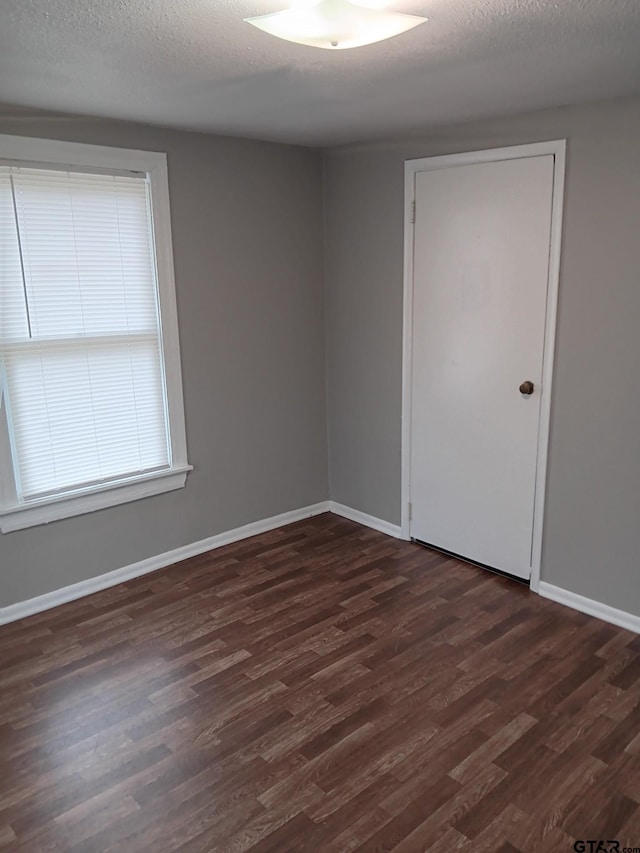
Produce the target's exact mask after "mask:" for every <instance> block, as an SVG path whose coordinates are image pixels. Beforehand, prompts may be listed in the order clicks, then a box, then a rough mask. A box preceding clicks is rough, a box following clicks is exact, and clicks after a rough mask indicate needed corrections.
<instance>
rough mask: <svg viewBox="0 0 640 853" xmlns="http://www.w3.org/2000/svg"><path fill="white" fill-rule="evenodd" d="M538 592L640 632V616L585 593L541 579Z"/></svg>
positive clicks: (614, 623) (559, 602) (629, 629)
mask: <svg viewBox="0 0 640 853" xmlns="http://www.w3.org/2000/svg"><path fill="white" fill-rule="evenodd" d="M538 594H539V595H541V596H542V597H543V598H549V599H551V601H557V602H558V604H566V606H567V607H573V609H574V610H580V611H581V612H582V613H588V614H589V616H596V617H597V618H598V619H602V620H604V621H605V622H611V624H612V625H618V626H619V627H620V628H626V629H627V630H628V631H633V632H634V633H636V634H640V616H634V615H633V613H627V612H626V611H625V610H618V609H617V608H616V607H611V606H610V605H608V604H603V603H602V602H600V601H595V600H594V599H593V598H585V597H584V595H578V593H577V592H569V590H568V589H562V587H560V586H554V585H553V584H551V583H546V582H545V581H540V585H539V587H538Z"/></svg>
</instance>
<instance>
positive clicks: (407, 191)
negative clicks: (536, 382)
mask: <svg viewBox="0 0 640 853" xmlns="http://www.w3.org/2000/svg"><path fill="white" fill-rule="evenodd" d="M546 154H551V155H553V158H554V167H553V197H552V206H551V240H550V246H549V272H548V279H547V307H546V318H545V334H544V347H543V361H542V395H541V399H540V422H539V425H538V459H537V465H536V482H535V498H534V508H533V538H532V552H531V553H532V560H531V578H530V587H531V589H532V590H534V591H535V592H538V587H539V584H540V564H541V560H542V537H543V528H544V509H545V494H546V482H547V464H548V452H549V425H550V421H551V390H552V383H553V365H554V351H555V341H556V320H557V314H558V285H559V281H560V251H561V245H562V211H563V204H564V181H565V155H566V140H565V139H556V140H552V141H549V142H536V143H533V144H531V145H515V146H511V147H509V148H490V149H487V150H484V151H470V152H467V153H464V154H447V155H444V156H441V157H424V158H421V159H418V160H406V161H405V164H404V294H403V330H402V449H401V465H402V472H401V499H402V509H401V537H402V538H403V539H409V538H410V531H411V522H410V507H409V501H410V498H411V380H412V364H411V362H412V357H413V244H414V223H413V218H414V215H413V214H414V204H415V185H416V174H417V173H418V172H425V171H429V170H432V169H446V168H449V167H451V166H467V165H472V164H477V163H493V162H498V161H500V160H517V159H521V158H523V157H540V156H544V155H546Z"/></svg>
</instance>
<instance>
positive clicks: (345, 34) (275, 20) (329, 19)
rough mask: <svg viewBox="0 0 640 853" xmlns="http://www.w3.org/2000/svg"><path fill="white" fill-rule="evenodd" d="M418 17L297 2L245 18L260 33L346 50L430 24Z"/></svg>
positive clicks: (342, 2)
mask: <svg viewBox="0 0 640 853" xmlns="http://www.w3.org/2000/svg"><path fill="white" fill-rule="evenodd" d="M426 20H427V19H426V18H420V17H418V16H417V15H403V14H401V13H400V12H389V11H386V10H384V9H372V8H369V7H366V6H360V5H358V4H357V3H351V2H350V0H297V2H294V3H293V4H292V6H291V8H289V9H284V10H283V11H282V12H274V13H273V14H271V15H260V16H259V17H257V18H245V21H246V22H247V23H249V24H253V26H254V27H257V28H258V29H259V30H264V32H265V33H269V34H270V35H272V36H277V37H278V38H281V39H286V40H287V41H293V42H297V43H298V44H306V45H309V46H310V47H323V48H326V49H327V50H345V49H346V48H349V47H361V46H362V45H364V44H373V42H376V41H382V40H383V39H388V38H391V37H392V36H397V35H399V34H400V33H404V32H406V31H407V30H411V29H413V27H417V26H418V24H422V23H424V22H425V21H426Z"/></svg>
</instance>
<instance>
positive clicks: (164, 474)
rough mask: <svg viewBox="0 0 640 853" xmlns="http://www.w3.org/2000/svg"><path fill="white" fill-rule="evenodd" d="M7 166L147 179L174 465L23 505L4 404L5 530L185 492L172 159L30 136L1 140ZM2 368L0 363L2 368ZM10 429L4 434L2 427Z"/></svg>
mask: <svg viewBox="0 0 640 853" xmlns="http://www.w3.org/2000/svg"><path fill="white" fill-rule="evenodd" d="M5 160H8V161H12V163H13V164H14V165H15V163H16V161H20V162H22V163H24V165H25V166H28V165H33V164H34V163H37V164H38V166H39V167H40V168H49V167H50V168H51V169H60V168H64V167H67V168H71V169H73V168H76V169H77V168H81V169H86V170H87V171H90V170H91V169H96V170H99V171H102V172H104V171H118V172H123V171H124V172H127V171H129V172H137V173H141V172H143V173H145V174H146V175H147V179H148V181H149V195H150V209H151V219H152V222H151V226H152V235H153V243H154V251H155V259H156V277H157V288H158V308H159V315H160V349H161V354H162V361H163V366H164V377H165V383H166V401H167V415H168V420H169V436H170V447H171V466H170V467H169V468H167V469H163V470H162V471H153V472H150V473H146V474H139V475H135V476H132V477H127V478H123V479H121V480H114V481H111V482H109V483H104V484H98V485H94V486H91V487H87V488H80V489H77V490H69V491H68V492H65V493H64V494H58V495H55V496H49V497H44V498H36V499H33V500H28V501H20V500H19V499H18V496H17V492H16V488H15V471H14V468H13V462H12V459H11V451H10V448H9V447H8V430H10V429H11V424H9V423H8V422H7V417H6V410H4V405H2V406H0V473H2V472H4V471H5V469H6V470H7V471H8V473H9V475H10V479H11V480H12V482H11V483H9V484H8V487H7V485H6V483H0V500H2V503H1V504H0V532H1V533H9V532H11V531H14V530H21V529H24V528H27V527H33V526H35V525H38V524H46V523H47V522H49V521H55V520H58V519H62V518H69V517H71V516H75V515H82V514H84V513H88V512H93V511H94V510H98V509H105V508H107V507H112V506H118V505H119V504H123V503H128V502H129V501H135V500H139V499H141V498H145V497H149V496H151V495H158V494H162V493H163V492H169V491H173V490H174V489H180V488H182V487H183V486H184V485H185V482H186V478H187V473H188V472H189V471H191V470H192V466H191V465H189V464H188V462H187V443H186V430H185V418H184V402H183V390H182V369H181V364H180V346H179V337H178V314H177V307H176V292H175V277H174V267H173V244H172V238H171V213H170V206H169V179H168V171H167V156H166V154H164V153H162V152H158V151H140V150H135V149H129V148H112V147H107V146H103V145H91V144H87V143H79V142H63V141H59V140H53V139H38V138H33V137H28V136H11V135H6V134H0V163H2V162H3V161H5ZM0 368H1V365H0ZM5 427H6V428H5Z"/></svg>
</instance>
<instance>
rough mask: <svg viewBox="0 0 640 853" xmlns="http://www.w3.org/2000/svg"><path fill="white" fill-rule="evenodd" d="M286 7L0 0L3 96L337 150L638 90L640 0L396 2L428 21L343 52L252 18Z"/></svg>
mask: <svg viewBox="0 0 640 853" xmlns="http://www.w3.org/2000/svg"><path fill="white" fill-rule="evenodd" d="M370 2H371V5H374V2H375V4H376V5H378V6H381V5H383V3H384V0H382V2H380V0H370ZM286 5H287V0H0V101H4V102H5V103H7V104H15V105H22V106H27V107H36V108H41V109H49V110H58V111H65V112H72V113H83V114H88V115H96V116H104V117H112V118H123V119H133V120H138V121H144V122H150V123H154V124H162V125H167V126H175V127H182V128H188V129H192V130H205V131H213V132H217V133H224V134H232V135H241V136H250V137H258V138H262V139H272V140H277V141H286V142H299V143H303V144H333V143H341V142H348V141H354V140H361V139H367V138H373V137H381V136H390V135H393V134H394V133H395V132H398V131H401V130H409V129H412V128H416V127H428V126H430V125H436V124H441V123H444V122H453V121H463V120H466V119H471V118H478V117H482V116H488V115H499V114H506V113H509V112H519V111H522V110H526V109H536V108H541V107H546V106H555V105H560V104H569V103H577V102H580V101H587V100H596V99H599V98H606V97H613V96H616V95H625V94H631V93H634V92H639V91H640V0H389V2H388V3H384V5H385V7H386V8H393V9H396V10H397V11H402V12H408V13H410V14H415V15H426V16H427V17H428V18H429V19H430V20H429V22H428V23H427V24H424V25H423V26H420V27H417V28H416V29H415V30H412V31H411V32H408V33H405V34H403V35H400V36H397V37H396V38H394V39H390V40H389V41H386V42H380V43H378V44H374V45H369V46H367V47H360V48H356V49H354V50H346V51H335V52H334V51H324V50H318V49H316V48H311V47H302V46H300V45H295V44H291V43H290V42H284V41H281V40H279V39H275V38H273V37H271V36H268V35H266V34H265V33H262V32H260V31H259V30H257V29H255V28H253V27H250V26H249V25H248V24H245V23H243V21H242V19H243V18H244V17H247V16H250V15H260V14H266V13H267V12H272V11H276V10H278V9H281V8H285V7H286Z"/></svg>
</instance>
